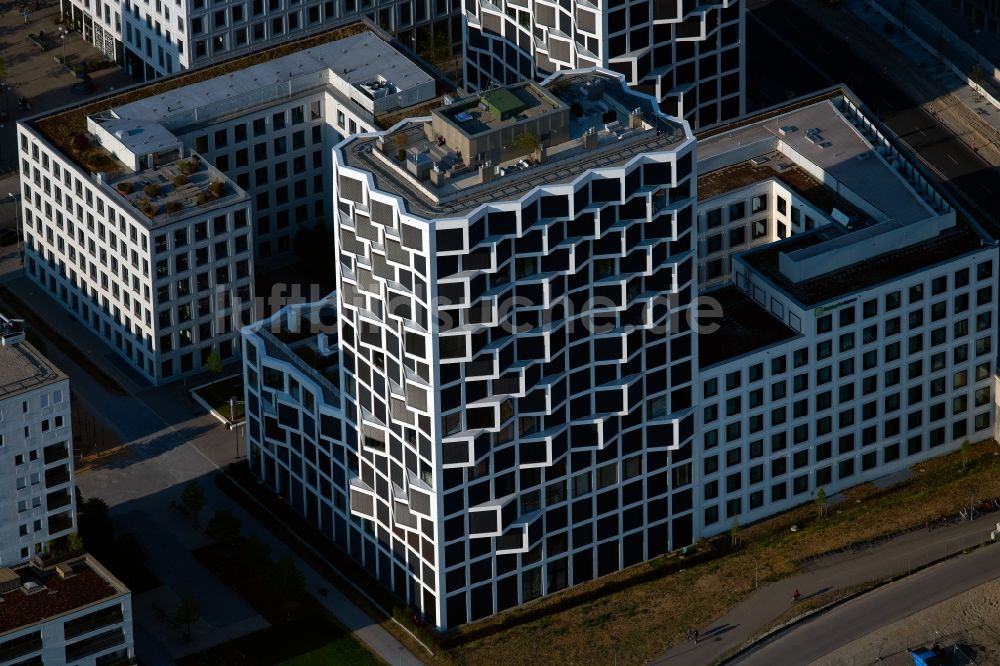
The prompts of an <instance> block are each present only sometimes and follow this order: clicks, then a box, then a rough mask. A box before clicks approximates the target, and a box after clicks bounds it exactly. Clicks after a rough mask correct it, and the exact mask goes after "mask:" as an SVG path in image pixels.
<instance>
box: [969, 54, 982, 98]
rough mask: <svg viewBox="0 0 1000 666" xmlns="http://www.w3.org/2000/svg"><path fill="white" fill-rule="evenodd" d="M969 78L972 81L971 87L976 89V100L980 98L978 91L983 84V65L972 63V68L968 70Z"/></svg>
mask: <svg viewBox="0 0 1000 666" xmlns="http://www.w3.org/2000/svg"><path fill="white" fill-rule="evenodd" d="M969 80H970V81H972V83H973V87H974V88H975V91H976V101H977V102H978V101H980V99H981V97H980V92H979V91H980V90H981V89H982V85H983V67H982V65H980V64H979V63H978V62H976V63H975V64H973V65H972V68H971V69H970V70H969Z"/></svg>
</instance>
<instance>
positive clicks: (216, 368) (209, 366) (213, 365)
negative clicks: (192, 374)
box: [205, 348, 222, 386]
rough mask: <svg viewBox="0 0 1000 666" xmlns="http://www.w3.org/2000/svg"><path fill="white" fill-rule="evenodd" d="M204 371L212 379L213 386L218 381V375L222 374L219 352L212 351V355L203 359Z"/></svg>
mask: <svg viewBox="0 0 1000 666" xmlns="http://www.w3.org/2000/svg"><path fill="white" fill-rule="evenodd" d="M205 370H207V371H208V373H209V374H210V375H212V377H214V379H213V380H212V386H215V383H216V382H217V381H219V375H220V374H221V373H222V357H221V356H220V355H219V350H217V349H215V348H213V349H212V353H210V354H209V355H208V357H207V358H206V359H205Z"/></svg>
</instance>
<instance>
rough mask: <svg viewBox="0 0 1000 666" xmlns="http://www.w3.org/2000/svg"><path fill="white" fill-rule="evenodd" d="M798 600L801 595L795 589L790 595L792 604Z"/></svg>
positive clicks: (797, 589)
mask: <svg viewBox="0 0 1000 666" xmlns="http://www.w3.org/2000/svg"><path fill="white" fill-rule="evenodd" d="M800 598H802V593H801V592H799V588H795V592H793V593H792V603H793V604H794V603H795V602H796V601H798V600H799V599H800Z"/></svg>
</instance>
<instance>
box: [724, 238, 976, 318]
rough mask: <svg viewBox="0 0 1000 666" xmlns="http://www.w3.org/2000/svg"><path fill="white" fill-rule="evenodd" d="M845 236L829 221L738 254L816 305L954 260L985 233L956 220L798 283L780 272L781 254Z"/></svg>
mask: <svg viewBox="0 0 1000 666" xmlns="http://www.w3.org/2000/svg"><path fill="white" fill-rule="evenodd" d="M841 236H846V232H845V231H844V230H843V228H842V227H840V226H839V225H827V226H825V227H821V228H818V229H815V230H814V231H811V232H805V233H802V234H798V235H795V236H793V237H791V238H788V239H785V240H783V241H778V242H775V243H770V244H768V245H764V246H761V247H759V248H756V249H753V250H749V251H748V252H745V253H744V254H742V255H740V259H742V260H743V261H745V262H746V263H747V264H748V265H749V266H750V267H751V268H752V269H753V270H754V271H756V272H757V273H759V274H760V275H762V276H763V277H765V278H767V279H768V280H770V281H771V282H772V283H773V284H774V285H775V286H777V287H779V288H780V289H781V290H782V291H784V292H785V293H787V294H788V295H789V296H791V297H792V298H794V299H795V300H796V301H798V302H799V303H800V304H802V305H803V306H805V307H812V306H815V305H818V304H821V303H824V302H827V301H830V300H833V299H835V298H838V297H840V296H843V295H845V294H850V293H853V292H856V291H861V290H864V289H868V288H870V287H873V286H875V285H877V284H880V283H882V282H886V281H889V280H893V279H896V278H899V277H902V276H904V275H907V274H909V273H912V272H915V271H918V270H920V269H923V268H928V267H930V266H934V265H936V264H939V263H942V262H945V261H949V260H952V259H956V258H958V257H960V256H962V255H964V254H968V253H970V252H974V251H976V250H979V249H981V248H982V246H983V243H982V237H981V236H980V235H979V234H978V233H977V232H976V231H975V230H974V229H972V228H971V227H970V226H969V225H968V224H967V223H966V222H964V221H963V220H961V219H958V220H957V222H956V224H955V225H954V226H952V227H949V228H948V229H945V230H944V231H942V232H941V233H940V234H939V235H937V236H935V237H933V238H930V239H928V240H925V241H923V242H919V243H915V244H913V245H908V246H906V247H901V248H899V249H897V250H894V251H891V252H886V253H884V254H880V255H878V256H875V257H872V258H867V259H865V260H863V261H859V262H858V263H855V264H852V265H849V266H846V267H844V268H841V269H839V270H837V271H835V272H832V273H827V274H825V275H822V276H820V277H817V278H815V279H811V280H805V281H801V282H795V281H793V280H791V279H789V278H788V277H786V276H785V274H784V273H783V272H782V271H781V269H780V267H779V263H780V255H781V254H782V253H786V254H790V253H792V252H795V251H798V250H803V249H806V248H811V247H814V246H816V245H819V244H820V243H823V242H826V241H829V240H833V239H836V238H838V237H841Z"/></svg>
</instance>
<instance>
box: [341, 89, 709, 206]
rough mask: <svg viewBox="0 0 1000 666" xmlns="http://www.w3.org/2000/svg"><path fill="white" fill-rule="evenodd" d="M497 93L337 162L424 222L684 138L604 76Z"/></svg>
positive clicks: (366, 139)
mask: <svg viewBox="0 0 1000 666" xmlns="http://www.w3.org/2000/svg"><path fill="white" fill-rule="evenodd" d="M506 90H507V91H508V92H509V93H510V94H509V95H506V94H498V93H497V91H496V90H493V91H488V92H487V93H485V94H484V95H483V97H482V99H480V98H478V97H472V98H466V99H463V100H458V101H456V102H455V103H454V104H452V105H449V106H445V107H442V108H441V109H437V110H435V111H433V112H432V117H431V118H429V119H428V118H424V119H415V120H413V121H411V122H409V123H406V124H404V125H402V126H400V127H398V128H397V129H396V130H395V131H393V132H388V133H385V134H382V135H379V136H378V137H373V136H362V137H352V138H349V139H347V140H345V142H344V143H342V144H341V145H340V146H339V147H338V149H337V150H338V154H339V160H340V162H341V163H342V164H344V165H346V166H349V167H354V168H357V169H360V170H362V171H365V172H367V173H369V174H371V175H372V177H373V178H374V180H375V187H376V188H378V189H380V190H382V191H385V192H390V193H392V194H395V195H397V196H399V197H401V198H402V199H403V200H404V201H405V202H406V206H407V208H408V209H409V210H410V212H411V213H414V214H417V215H421V216H423V217H426V218H428V219H433V218H436V217H442V216H450V215H460V214H462V213H463V212H465V211H468V210H470V209H472V208H475V207H477V206H480V205H483V204H486V203H489V202H491V201H497V200H512V199H516V198H518V197H520V196H523V195H524V194H525V193H527V192H528V191H530V190H531V189H532V188H534V187H535V186H537V185H542V184H550V183H560V182H572V181H573V180H574V179H575V178H577V177H578V176H579V175H580V174H581V173H583V172H584V171H585V170H587V169H594V168H601V167H610V166H618V165H621V164H624V163H625V162H627V161H629V160H630V159H632V158H634V157H636V156H638V155H641V154H643V153H648V152H653V151H658V150H670V149H671V147H679V145H680V144H681V143H682V142H683V141H684V140H685V139H686V138H688V137H689V136H690V134H689V131H688V130H687V126H686V125H685V124H681V123H680V122H678V121H676V120H673V119H669V118H667V117H666V116H663V115H661V114H660V113H659V110H658V108H657V107H656V105H655V104H654V103H653V102H652V100H651V99H650V98H648V97H646V96H642V95H638V94H636V93H633V92H631V91H630V90H628V89H627V88H624V86H623V85H622V83H621V80H620V79H619V78H617V77H615V76H613V75H609V74H604V73H600V72H586V73H583V72H576V73H563V74H558V75H555V76H554V77H553V78H551V79H550V80H549V81H548V82H547V83H546V84H545V85H544V86H536V85H535V84H531V83H526V84H518V85H516V86H513V87H510V88H508V89H506ZM637 109H638V110H639V113H638V114H635V113H634V111H635V110H637ZM525 137H527V140H522V139H524V138H525ZM545 137H548V139H546V138H545ZM469 146H472V148H470V147H469ZM473 151H474V152H473ZM401 155H402V156H403V159H400V156H401Z"/></svg>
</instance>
